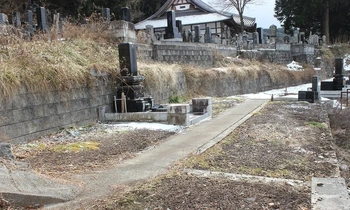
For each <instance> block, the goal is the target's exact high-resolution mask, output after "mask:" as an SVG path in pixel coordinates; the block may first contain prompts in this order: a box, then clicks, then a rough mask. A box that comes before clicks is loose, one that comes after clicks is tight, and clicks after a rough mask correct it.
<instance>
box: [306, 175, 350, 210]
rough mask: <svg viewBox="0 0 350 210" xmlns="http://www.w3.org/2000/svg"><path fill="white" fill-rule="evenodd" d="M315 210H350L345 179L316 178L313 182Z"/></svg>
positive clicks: (312, 201) (313, 207)
mask: <svg viewBox="0 0 350 210" xmlns="http://www.w3.org/2000/svg"><path fill="white" fill-rule="evenodd" d="M311 188H312V189H311V192H312V193H311V205H312V209H313V210H343V209H344V210H345V209H347V210H348V209H350V198H349V193H348V191H347V187H346V184H345V180H344V179H343V178H316V177H313V178H312V181H311Z"/></svg>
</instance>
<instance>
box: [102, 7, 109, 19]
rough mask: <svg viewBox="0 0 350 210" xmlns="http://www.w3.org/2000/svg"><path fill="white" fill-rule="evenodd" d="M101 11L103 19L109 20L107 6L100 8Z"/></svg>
mask: <svg viewBox="0 0 350 210" xmlns="http://www.w3.org/2000/svg"><path fill="white" fill-rule="evenodd" d="M101 13H102V18H103V21H107V22H109V21H111V10H110V9H109V8H102V9H101Z"/></svg>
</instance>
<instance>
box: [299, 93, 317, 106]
mask: <svg viewBox="0 0 350 210" xmlns="http://www.w3.org/2000/svg"><path fill="white" fill-rule="evenodd" d="M298 101H307V102H309V103H314V102H315V92H314V91H298Z"/></svg>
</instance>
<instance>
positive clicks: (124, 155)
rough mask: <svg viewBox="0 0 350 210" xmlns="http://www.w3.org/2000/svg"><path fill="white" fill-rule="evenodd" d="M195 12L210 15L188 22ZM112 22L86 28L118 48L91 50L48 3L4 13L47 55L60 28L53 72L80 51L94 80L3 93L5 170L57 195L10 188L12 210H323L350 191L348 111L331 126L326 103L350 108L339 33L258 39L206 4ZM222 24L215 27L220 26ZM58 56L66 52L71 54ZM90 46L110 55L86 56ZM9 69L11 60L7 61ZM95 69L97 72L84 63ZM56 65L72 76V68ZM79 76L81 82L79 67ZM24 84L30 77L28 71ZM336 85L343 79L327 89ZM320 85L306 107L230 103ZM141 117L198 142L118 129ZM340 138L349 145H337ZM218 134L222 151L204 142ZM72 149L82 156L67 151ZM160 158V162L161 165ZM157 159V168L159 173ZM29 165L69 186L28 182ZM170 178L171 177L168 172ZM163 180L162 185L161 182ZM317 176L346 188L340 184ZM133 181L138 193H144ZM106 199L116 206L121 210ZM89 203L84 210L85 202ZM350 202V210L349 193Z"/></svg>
mask: <svg viewBox="0 0 350 210" xmlns="http://www.w3.org/2000/svg"><path fill="white" fill-rule="evenodd" d="M169 8H173V10H170V9H169ZM200 10H201V11H205V12H206V13H207V14H206V15H207V16H206V18H203V21H202V22H199V21H198V19H199V18H198V17H201V16H202V15H203V14H202V13H200V12H199V11H200ZM188 14H190V15H193V16H194V17H196V18H193V19H192V20H191V21H192V22H186V21H187V19H188V18H186V15H188ZM99 15H100V16H101V23H89V22H87V23H84V24H83V27H82V29H83V28H84V27H89V26H92V27H91V28H92V29H96V30H97V28H102V30H101V31H104V32H107V33H109V34H112V36H113V38H111V39H112V40H113V42H112V43H113V44H111V43H108V42H107V43H102V42H100V43H91V42H89V43H88V46H89V47H86V46H82V43H81V42H79V41H74V40H73V39H71V38H69V37H68V36H66V37H65V33H67V31H65V30H67V28H68V27H67V25H65V24H64V22H62V20H61V17H60V14H59V13H55V14H51V13H49V11H47V10H45V8H44V7H36V8H35V10H33V11H31V10H28V11H26V13H25V14H19V13H15V14H11V15H10V18H8V16H7V15H5V14H0V35H1V36H12V35H13V34H18V36H19V37H20V38H21V39H23V40H25V41H26V42H27V43H30V42H35V43H36V45H40V46H44V45H45V44H43V43H40V42H38V40H36V36H37V35H42V36H43V37H45V35H48V34H51V33H52V32H53V31H54V36H53V37H54V38H53V39H51V40H50V39H49V41H48V44H47V45H48V46H50V45H51V47H48V48H46V49H48V50H47V52H46V51H45V52H40V53H39V54H36V55H40V56H42V57H40V58H41V59H42V62H46V61H49V62H52V61H53V60H52V57H55V56H57V55H58V54H59V53H60V52H63V51H65V50H66V51H67V52H68V54H69V55H70V56H69V57H72V58H73V60H74V61H75V62H76V63H70V65H72V66H73V67H74V68H85V73H84V74H82V75H83V76H82V77H86V80H83V82H81V83H79V82H78V80H74V79H72V80H70V79H69V78H68V77H65V75H64V74H61V75H60V76H61V77H62V78H63V79H62V80H66V83H63V84H61V85H57V86H50V85H51V84H52V83H45V82H46V81H44V80H46V79H47V78H50V79H51V80H55V77H54V76H52V75H51V77H44V76H43V79H42V81H41V83H42V85H41V86H39V88H37V89H35V88H31V86H30V85H28V86H26V85H25V84H29V83H24V85H22V84H20V83H21V82H18V83H15V82H13V84H15V85H16V84H20V85H22V86H20V88H17V89H16V87H18V86H15V85H14V86H8V89H6V90H8V91H9V92H8V93H12V95H11V94H8V95H6V94H5V93H6V92H2V93H1V94H3V95H4V97H0V116H1V118H0V138H1V139H0V147H1V148H0V151H1V152H0V156H1V157H5V159H6V160H4V162H1V164H3V165H5V166H6V167H2V166H1V165H0V174H2V173H3V174H7V175H8V174H11V173H13V174H12V175H9V177H11V176H13V177H15V176H18V177H19V176H23V177H26V178H28V180H29V179H32V183H35V185H37V186H41V185H42V184H43V183H44V184H45V185H43V189H40V187H38V188H37V187H36V186H35V187H34V189H33V192H35V193H33V194H30V192H29V194H30V196H28V194H26V193H28V192H27V190H28V189H30V188H29V187H28V186H29V185H30V181H25V182H19V183H20V184H18V185H17V187H16V190H18V191H21V192H25V193H23V194H21V193H12V192H10V191H11V190H12V188H13V186H12V185H11V184H9V183H1V181H0V184H4V186H6V188H4V189H6V190H5V191H0V207H7V205H8V203H6V202H7V201H8V200H11V201H14V203H16V202H17V203H16V205H19V206H22V207H28V208H29V207H33V208H43V207H44V205H45V208H48V209H50V208H52V209H55V208H56V209H61V208H62V207H67V208H70V207H74V208H81V207H83V208H97V209H98V208H116V209H119V208H123V207H124V205H126V206H127V208H129V209H141V208H143V207H144V205H150V206H149V208H159V206H158V207H157V206H156V205H158V204H159V205H161V206H162V208H165V207H166V208H171V209H173V208H174V209H175V208H181V209H186V208H187V209H194V208H198V206H196V205H197V204H193V202H192V201H195V200H196V201H199V204H198V205H199V206H200V207H199V208H204V207H206V206H208V205H212V204H213V203H215V202H217V203H215V205H216V207H217V208H224V209H225V208H230V207H232V206H235V207H237V208H251V209H259V208H267V209H268V208H273V209H278V208H281V209H311V208H312V206H313V205H316V203H318V205H320V203H322V199H321V200H320V198H319V197H317V196H318V194H317V193H319V192H322V188H321V187H322V185H325V186H327V187H329V186H331V187H332V186H337V188H339V189H343V188H344V189H343V190H346V189H345V188H346V187H345V184H348V183H345V184H344V183H343V182H344V179H342V178H339V177H345V178H349V177H350V173H349V170H348V166H347V164H349V162H347V161H346V160H347V158H349V157H348V154H347V153H346V152H344V151H345V150H346V149H347V146H346V145H347V143H344V141H345V142H347V141H346V140H344V139H346V137H344V136H342V135H341V134H342V131H339V130H337V129H339V128H338V127H332V126H333V125H336V124H337V123H340V122H339V120H337V118H339V115H340V112H337V113H332V115H329V116H328V115H327V113H326V112H325V110H324V109H325V107H326V106H323V105H322V104H321V103H318V102H319V99H320V98H321V97H327V98H333V99H334V98H335V99H339V98H342V99H343V98H346V103H347V102H348V94H349V91H348V86H347V83H349V82H348V81H346V79H345V76H346V75H345V74H346V72H345V71H344V65H345V64H344V62H346V61H344V59H343V58H340V57H335V56H334V57H335V58H334V57H332V56H331V57H327V59H326V58H325V57H326V56H325V55H326V53H325V48H327V46H326V45H325V40H326V37H324V36H323V37H319V36H318V35H313V34H309V35H307V36H306V35H305V33H303V32H300V33H299V31H297V30H296V31H294V35H293V36H285V37H278V36H277V27H276V26H275V25H271V27H270V28H269V34H268V35H267V34H264V32H263V29H262V28H257V25H256V23H255V19H254V18H250V17H245V19H244V21H245V22H244V24H245V25H244V27H245V31H244V32H243V33H240V32H239V26H240V25H239V24H238V22H239V21H238V19H237V16H230V14H226V13H219V12H218V11H215V10H213V9H212V8H211V7H210V6H208V5H206V4H204V3H203V2H202V1H199V0H192V1H186V0H181V1H167V3H166V4H165V5H164V6H163V7H162V8H161V9H160V10H159V11H157V12H156V13H155V14H154V15H153V16H151V17H150V18H148V19H146V20H144V21H141V22H140V23H137V24H133V23H131V22H130V21H131V19H130V16H131V15H132V11H130V9H129V8H127V7H123V8H121V16H120V20H116V21H111V14H110V9H109V8H101V11H100V14H99ZM214 15H215V17H217V19H215V20H216V21H215V22H206V21H207V20H208V17H213V16H214ZM23 17H24V19H22V18H23ZM8 19H10V20H8ZM53 29H54V30H53ZM13 31H15V33H13ZM101 31H98V33H100V35H101V37H102V36H103V35H102V32H101ZM81 32H82V31H81ZM82 34H83V33H81V36H82ZM51 35H52V34H51ZM10 41H11V40H10V39H9V42H10ZM38 43H39V44H38ZM19 46H20V47H23V48H28V49H29V48H31V49H34V50H33V51H32V52H33V54H34V53H35V51H38V50H36V49H37V48H35V45H28V46H27V45H25V44H22V45H19ZM55 46H59V47H58V48H59V50H58V51H56V49H55V48H54V47H55ZM20 47H19V48H20ZM5 48H6V47H4V52H11V53H12V52H13V51H11V49H10V48H11V47H8V48H7V49H5ZM1 50H2V49H1ZM90 50H92V51H95V52H96V54H95V55H94V56H86V55H84V54H88V51H90ZM327 50H328V49H327ZM102 51H103V52H102ZM105 51H106V52H105ZM49 52H55V53H56V54H55V53H53V54H50V53H49ZM76 52H77V53H76ZM327 52H328V51H327ZM11 53H7V54H11ZM103 53H105V54H103ZM12 54H13V53H12ZM4 55H6V53H4ZM101 55H104V56H101ZM84 56H86V57H84ZM99 56H101V57H99ZM336 56H340V55H336ZM28 57H29V55H28ZM102 57H103V58H102ZM105 57H106V58H105ZM0 59H1V61H3V60H4V61H7V60H6V59H7V57H3V55H1V58H0ZM89 60H93V61H94V62H91V63H92V64H91V65H84V64H83V63H88V62H89ZM54 61H55V62H56V63H55V65H56V66H59V65H63V63H64V62H65V61H67V60H64V59H58V60H54ZM291 61H294V62H298V63H300V64H301V65H302V67H303V70H301V71H290V70H287V69H286V67H285V66H286V64H288V63H290V62H291ZM18 62H19V63H20V62H21V61H20V60H19V61H18ZM220 62H222V63H220ZM48 66H49V65H48ZM50 67H52V66H49V68H50ZM230 68H231V69H230ZM86 69H88V70H87V71H86ZM151 69H156V70H159V71H151ZM333 69H334V72H333ZM59 70H62V71H64V70H65V69H64V68H61V69H59ZM59 70H57V69H55V67H53V71H50V70H47V72H48V73H47V74H48V75H49V74H56V73H57V74H58V71H59ZM68 71H71V72H73V73H75V71H74V69H73V68H72V69H69V70H68ZM169 72H171V73H172V74H169ZM76 74H79V73H76ZM169 75H170V76H169ZM11 76H13V75H12V74H7V77H6V78H7V79H9V78H10V79H11V78H12V77H11ZM49 76H50V75H49ZM18 77H20V76H18ZM22 77H23V78H29V77H26V74H24V73H23V75H22ZM330 77H332V79H331V81H330V80H327V81H323V80H324V79H328V78H330ZM13 78H16V76H13ZM159 78H161V79H159ZM11 81H12V80H11ZM39 81H40V80H39ZM309 82H311V83H312V87H310V89H309V90H306V91H299V93H298V101H288V100H287V101H273V100H272V99H271V100H265V99H264V100H262V99H256V100H248V99H245V98H238V99H237V98H234V99H232V98H231V99H228V98H230V96H233V95H242V94H247V93H257V92H262V91H266V90H270V89H274V88H286V90H287V87H289V86H293V85H298V84H304V83H309ZM59 84H60V83H59ZM186 95H188V96H187V98H186V100H183V101H176V103H170V102H169V101H170V98H171V97H174V98H176V97H178V96H180V97H184V98H185V96H186ZM217 97H227V98H224V99H222V100H223V101H224V102H222V104H219V106H222V107H219V108H218V107H217V106H215V103H216V102H215V100H217V99H216V98H217ZM226 100H231V101H229V102H227V101H226ZM305 101H306V102H310V103H305ZM225 103H229V105H228V106H224V104H225ZM347 105H348V104H346V106H347ZM230 107H233V109H229V108H230ZM218 109H220V110H219V111H218ZM226 111H227V112H226ZM221 112H223V113H225V114H222V113H221ZM332 117H334V118H332ZM131 121H132V122H134V121H135V122H153V123H154V122H157V123H161V124H164V125H165V124H167V125H172V126H179V127H181V128H190V129H188V130H184V133H181V132H182V131H180V132H179V133H177V132H178V131H176V132H175V131H160V130H155V131H150V130H147V129H144V130H132V131H127V132H126V131H125V130H120V131H119V130H118V131H115V130H112V129H110V127H112V126H111V125H113V124H114V123H120V122H131ZM96 122H98V123H96ZM199 122H200V125H197V124H198V123H199ZM92 124H93V126H91V125H92ZM95 124H98V126H97V127H96V125H95ZM90 126H91V127H90ZM201 126H202V127H201ZM291 128H293V129H291ZM294 128H295V129H294ZM216 129H219V130H220V132H218V133H216V132H215V130H216ZM333 131H337V132H335V134H336V135H335V137H336V138H339V139H337V140H334V139H333V136H332V132H333ZM184 134H186V135H187V139H186V135H184ZM188 136H189V137H188ZM188 138H190V139H188ZM205 138H210V141H209V142H204V139H205ZM169 139H170V140H169ZM334 141H337V142H336V143H334ZM3 142H4V143H3ZM339 142H342V143H339ZM65 143H66V144H67V145H68V146H71V147H69V148H68V147H64V148H62V147H61V146H62V145H63V144H65ZM11 145H14V146H13V148H11ZM164 145H165V146H164ZM169 145H170V146H169ZM172 146H173V147H172ZM175 147H176V148H175ZM77 148H78V149H77ZM12 149H13V153H14V154H12V151H11V150H12ZM62 150H63V151H64V152H62ZM61 152H62V153H61ZM157 152H159V155H160V156H155V157H154V159H149V158H150V157H153V156H152V154H153V153H157ZM232 152H233V153H234V154H235V155H232ZM336 153H337V154H336ZM188 154H191V155H190V156H187V155H188ZM246 154H252V155H250V156H246ZM173 155H174V156H175V157H173ZM337 156H338V157H337ZM176 158H177V159H176ZM337 158H338V159H337ZM15 159H17V160H19V161H14V160H15ZM148 160H151V161H153V162H152V164H149V165H147V164H148V163H147V162H146V161H148ZM175 160H176V161H178V162H176V163H175ZM282 160H283V161H282ZM22 161H23V162H22ZM133 161H135V162H133ZM161 161H165V162H166V164H168V165H166V164H164V165H163V162H161ZM128 164H129V165H128ZM29 165H30V166H29ZM112 165H113V166H114V165H117V167H116V168H111V166H112ZM29 168H30V170H35V171H37V173H38V174H41V175H45V176H47V177H50V176H52V177H56V178H58V179H60V180H61V182H51V181H52V180H50V181H47V179H44V178H45V177H41V176H39V175H38V174H34V175H33V174H30V175H26V172H28V171H29ZM168 168H169V170H170V172H169V173H165V170H166V169H168ZM8 169H10V170H8ZM11 170H13V172H12V171H11ZM18 171H20V172H18ZM22 171H23V172H22ZM135 171H136V172H135ZM17 172H18V174H17ZM90 173H91V174H90ZM156 175H157V176H159V179H157V180H154V179H153V178H152V177H154V176H156ZM4 177H5V176H4ZM9 177H6V179H7V178H9ZM115 177H118V178H115ZM315 177H337V178H338V179H336V180H335V179H334V180H335V181H334V182H333V183H331V184H330V183H328V182H327V181H328V180H326V179H323V178H315ZM42 178H43V179H42ZM146 178H151V179H150V182H151V184H150V185H151V186H152V187H149V185H148V184H149V183H145V182H142V183H141V182H140V180H143V179H146ZM62 180H63V181H62ZM106 180H107V181H106ZM233 180H234V181H237V182H238V183H239V184H238V185H237V184H233V183H232V181H233ZM247 180H248V181H247ZM46 181H47V182H46ZM54 181H55V180H54ZM26 183H29V184H26ZM68 183H74V184H68ZM125 183H127V184H130V183H133V187H136V188H137V190H133V189H132V188H131V186H127V184H125ZM27 185H28V186H27ZM82 186H83V187H82ZM164 186H165V187H164ZM209 186H210V190H208V188H207V187H209ZM227 186H229V188H227ZM7 187H8V188H7ZM9 189H10V190H9ZM46 189H57V190H56V191H52V190H51V191H50V190H47V191H46ZM106 189H107V190H106ZM174 189H176V190H175V191H176V192H175V191H174ZM194 189H195V191H196V193H195V192H194ZM276 189H277V190H276ZM7 190H8V191H7ZM28 191H29V190H28ZM87 191H91V195H90V194H89V193H90V192H87ZM119 192H127V193H126V194H123V195H120V194H119ZM202 192H203V193H202ZM204 192H206V193H204ZM207 192H209V193H207ZM211 192H214V193H211ZM238 192H239V193H238ZM316 192H317V193H316ZM107 193H110V194H107ZM311 193H312V196H311V199H310V195H311ZM324 193H325V194H326V193H328V191H327V192H324ZM335 194H336V195H335V196H338V194H337V193H335ZM94 195H98V196H99V197H98V196H97V197H98V198H104V196H107V195H108V196H112V199H111V200H113V203H109V202H110V200H108V199H106V200H104V199H97V197H93V196H94ZM145 195H146V196H145ZM163 195H164V196H165V199H164V197H162V196H163ZM208 195H209V196H208ZM120 196H122V197H120ZM123 196H125V197H123ZM322 196H324V195H322ZM77 197H78V198H79V199H81V201H78V200H75V198H77ZM237 198H238V199H237ZM96 199H97V200H96ZM125 199H131V200H132V199H135V200H133V201H132V202H125ZM260 199H261V200H260ZM35 200H36V201H38V202H37V203H35V202H33V201H35ZM179 200H180V203H179V202H178V201H179ZM325 200H326V199H325ZM340 200H341V203H338V204H339V205H340V206H341V205H344V206H346V205H348V202H347V201H346V199H344V197H342V199H340ZM39 201H40V202H39ZM39 203H40V204H39ZM51 204H57V206H55V205H54V206H52V207H51V206H50V205H51ZM65 205H67V206H65ZM321 205H323V203H322V204H321Z"/></svg>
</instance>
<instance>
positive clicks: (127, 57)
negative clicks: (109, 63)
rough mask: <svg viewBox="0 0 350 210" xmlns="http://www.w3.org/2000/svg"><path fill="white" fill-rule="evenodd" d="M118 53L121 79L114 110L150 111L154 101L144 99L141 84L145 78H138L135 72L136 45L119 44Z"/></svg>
mask: <svg viewBox="0 0 350 210" xmlns="http://www.w3.org/2000/svg"><path fill="white" fill-rule="evenodd" d="M118 52H119V65H120V75H121V77H120V78H118V79H119V81H118V83H119V86H118V87H117V98H118V100H117V101H115V104H116V107H115V110H116V111H117V112H143V111H146V110H149V109H151V108H152V106H153V104H154V100H153V98H152V97H144V94H143V92H142V90H143V86H142V85H141V82H142V81H144V80H145V77H144V76H139V75H138V72H137V57H136V45H135V44H132V43H120V44H119V45H118ZM124 96H125V97H124ZM118 108H119V109H118ZM123 108H125V109H123Z"/></svg>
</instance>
